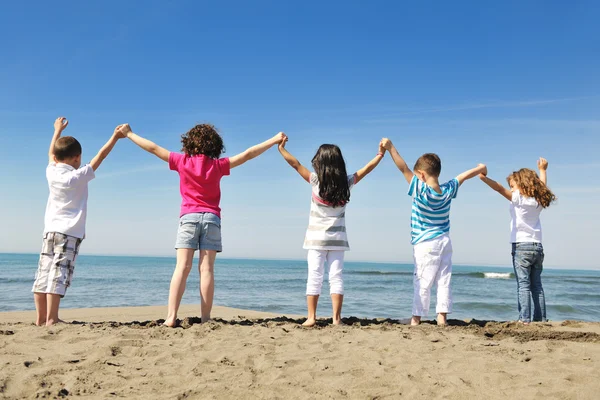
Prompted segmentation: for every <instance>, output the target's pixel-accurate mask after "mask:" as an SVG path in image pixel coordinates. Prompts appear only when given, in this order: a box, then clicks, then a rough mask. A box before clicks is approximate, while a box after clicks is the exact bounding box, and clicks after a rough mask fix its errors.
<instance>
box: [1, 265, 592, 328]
mask: <svg viewBox="0 0 600 400" xmlns="http://www.w3.org/2000/svg"><path fill="white" fill-rule="evenodd" d="M38 258H39V255H38V254H17V253H0V289H2V290H0V311H24V310H33V309H34V304H33V296H32V293H31V285H32V283H33V279H34V275H35V271H36V269H37V262H38ZM174 267H175V257H174V256H171V257H169V256H153V257H145V256H108V255H102V256H99V255H85V254H83V255H80V256H79V257H78V259H77V266H76V267H75V275H74V277H73V280H72V284H71V287H70V288H69V290H68V292H67V295H66V296H65V298H64V299H63V300H62V302H61V308H96V307H130V306H150V305H164V306H165V313H166V304H167V300H168V293H169V283H170V279H171V275H172V273H173V269H174ZM306 275H307V266H306V261H304V260H269V259H235V258H219V257H217V261H216V264H215V300H214V304H215V305H220V306H226V307H234V308H240V309H248V310H256V311H266V312H271V313H276V314H281V315H285V314H290V315H291V314H297V315H305V314H306V303H305V288H306ZM412 275H413V265H412V264H402V263H383V262H360V261H347V262H345V265H344V287H345V295H344V308H343V312H342V316H344V317H349V316H356V317H362V318H365V317H366V318H393V319H405V318H409V317H410V315H411V308H412V293H413V284H412ZM326 278H327V277H326ZM542 282H543V285H544V291H545V294H546V306H547V314H548V318H549V319H550V320H555V321H556V320H568V319H569V320H582V321H600V307H598V304H599V303H600V271H598V270H589V269H558V268H544V273H543V274H542ZM198 286H199V274H198V270H197V268H196V267H195V268H194V269H193V270H192V272H191V274H190V276H189V278H188V282H187V287H186V292H185V294H184V296H183V299H182V304H198V311H199V303H200V296H199V292H198ZM452 291H453V300H454V311H453V313H452V314H451V315H450V318H453V319H470V318H476V319H484V320H496V321H504V320H516V319H517V318H518V313H517V300H516V282H515V278H514V273H513V270H512V267H502V266H483V265H481V266H477V265H454V266H453V274H452ZM434 294H435V289H434ZM434 299H435V295H432V304H431V309H430V312H429V316H428V317H429V318H433V317H435V301H434ZM317 313H318V316H319V317H329V316H330V315H331V302H330V299H329V286H328V283H327V282H326V280H325V282H324V284H323V292H322V295H321V298H320V301H319V308H318V310H317ZM156 318H157V319H160V318H164V315H157V316H156Z"/></svg>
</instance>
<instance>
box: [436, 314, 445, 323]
mask: <svg viewBox="0 0 600 400" xmlns="http://www.w3.org/2000/svg"><path fill="white" fill-rule="evenodd" d="M446 315H447V314H446V313H438V315H437V324H438V325H440V326H445V325H446V324H447V320H446Z"/></svg>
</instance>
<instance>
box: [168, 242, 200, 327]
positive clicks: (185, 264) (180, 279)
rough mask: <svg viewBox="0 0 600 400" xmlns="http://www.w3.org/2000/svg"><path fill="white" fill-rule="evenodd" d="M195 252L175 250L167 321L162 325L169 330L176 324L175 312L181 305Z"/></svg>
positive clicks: (193, 250)
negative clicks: (175, 255)
mask: <svg viewBox="0 0 600 400" xmlns="http://www.w3.org/2000/svg"><path fill="white" fill-rule="evenodd" d="M195 251H196V250H195V249H177V264H176V265H175V271H174V272H173V277H172V278H171V287H170V288H169V306H168V312H167V319H166V320H165V322H164V325H166V326H169V327H171V328H172V327H174V326H175V324H176V323H177V311H178V310H179V305H180V304H181V298H182V297H183V292H185V283H186V282H187V278H188V275H189V274H190V271H191V270H192V261H193V260H194V252H195Z"/></svg>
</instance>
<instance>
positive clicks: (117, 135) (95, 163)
mask: <svg viewBox="0 0 600 400" xmlns="http://www.w3.org/2000/svg"><path fill="white" fill-rule="evenodd" d="M121 126H122V125H119V126H117V127H116V128H115V131H114V132H113V134H112V136H111V137H110V139H108V142H106V144H105V145H104V146H102V148H101V149H100V151H99V152H98V154H96V157H94V158H92V161H91V162H90V166H91V167H92V169H93V170H94V171H96V170H97V169H98V167H99V166H100V164H102V161H104V159H105V158H106V156H108V154H109V153H110V152H111V150H112V149H113V147H115V144H117V141H118V140H119V139H121V138H123V137H124V135H123V134H122V133H121V131H120V130H119V128H121Z"/></svg>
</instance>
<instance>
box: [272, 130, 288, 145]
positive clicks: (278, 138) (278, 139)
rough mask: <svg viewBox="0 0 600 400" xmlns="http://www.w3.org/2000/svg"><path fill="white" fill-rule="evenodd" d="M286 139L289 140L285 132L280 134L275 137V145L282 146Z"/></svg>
mask: <svg viewBox="0 0 600 400" xmlns="http://www.w3.org/2000/svg"><path fill="white" fill-rule="evenodd" d="M285 139H287V136H286V134H285V133H283V132H279V133H278V134H277V135H275V136H273V139H272V140H273V144H281V142H283V141H284V140H285Z"/></svg>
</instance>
